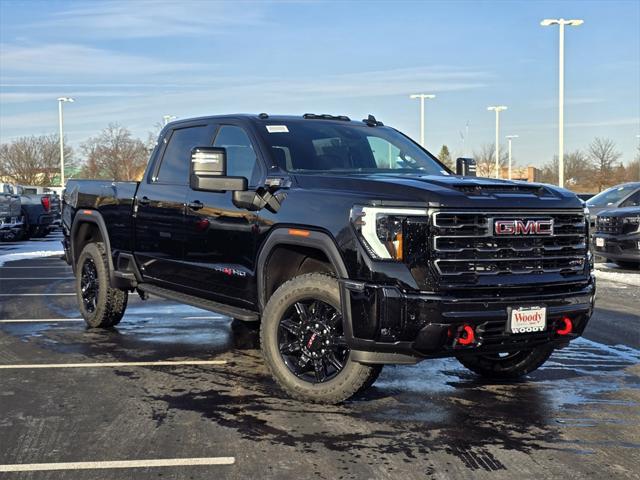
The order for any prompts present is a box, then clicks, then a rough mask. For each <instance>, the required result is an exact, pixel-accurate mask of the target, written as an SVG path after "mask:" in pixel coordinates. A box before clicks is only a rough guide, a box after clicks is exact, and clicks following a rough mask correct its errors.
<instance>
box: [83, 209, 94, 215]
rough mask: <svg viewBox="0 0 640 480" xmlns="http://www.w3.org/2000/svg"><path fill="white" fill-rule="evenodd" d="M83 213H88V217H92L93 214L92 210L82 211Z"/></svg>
mask: <svg viewBox="0 0 640 480" xmlns="http://www.w3.org/2000/svg"><path fill="white" fill-rule="evenodd" d="M82 213H86V214H87V215H91V214H92V213H93V212H92V211H91V210H82Z"/></svg>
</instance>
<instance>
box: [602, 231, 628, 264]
mask: <svg viewBox="0 0 640 480" xmlns="http://www.w3.org/2000/svg"><path fill="white" fill-rule="evenodd" d="M599 238H600V239H602V240H603V241H604V246H603V247H598V246H597V245H596V243H597V242H598V239H599ZM593 251H594V253H595V254H596V255H599V256H601V257H604V258H610V259H612V260H622V261H632V262H640V233H631V234H627V235H612V234H607V233H595V234H594V235H593Z"/></svg>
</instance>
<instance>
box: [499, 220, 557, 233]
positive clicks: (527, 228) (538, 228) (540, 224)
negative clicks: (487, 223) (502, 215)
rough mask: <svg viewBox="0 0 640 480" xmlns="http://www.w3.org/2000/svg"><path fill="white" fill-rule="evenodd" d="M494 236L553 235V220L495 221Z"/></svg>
mask: <svg viewBox="0 0 640 480" xmlns="http://www.w3.org/2000/svg"><path fill="white" fill-rule="evenodd" d="M493 225H494V232H495V234H496V235H553V220H527V221H524V220H496V221H495V223H494V224H493Z"/></svg>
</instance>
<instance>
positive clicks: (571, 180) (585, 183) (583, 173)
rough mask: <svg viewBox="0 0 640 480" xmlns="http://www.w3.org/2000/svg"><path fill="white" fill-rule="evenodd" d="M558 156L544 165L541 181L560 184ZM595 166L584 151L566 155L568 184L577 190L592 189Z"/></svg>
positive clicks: (565, 174)
mask: <svg viewBox="0 0 640 480" xmlns="http://www.w3.org/2000/svg"><path fill="white" fill-rule="evenodd" d="M558 168H559V167H558V157H557V155H556V156H554V157H553V160H551V161H550V162H548V163H546V164H545V165H543V167H542V169H541V176H540V181H541V182H543V183H551V184H554V185H557V184H558ZM593 174H594V173H593V168H592V166H591V164H590V162H589V160H588V158H587V156H586V154H585V153H584V152H582V151H581V150H575V151H573V152H569V153H567V154H566V155H565V156H564V177H565V179H566V180H565V181H566V184H567V185H566V186H567V188H569V189H572V190H576V191H585V192H587V191H592V190H593V188H594V186H593V184H594V182H593Z"/></svg>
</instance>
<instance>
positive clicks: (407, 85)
mask: <svg viewBox="0 0 640 480" xmlns="http://www.w3.org/2000/svg"><path fill="white" fill-rule="evenodd" d="M559 17H564V18H582V19H584V20H585V23H584V25H582V26H580V27H577V28H568V29H567V35H566V112H565V122H566V131H565V144H566V150H567V151H570V150H573V149H576V148H585V147H586V146H587V144H588V143H589V142H590V141H591V140H592V139H593V138H594V137H596V136H602V137H609V138H611V139H613V140H614V141H615V142H616V144H617V146H618V149H619V150H620V151H621V152H622V153H623V160H625V161H629V160H631V159H632V158H633V155H634V154H635V149H636V145H637V143H638V138H636V136H637V135H638V134H640V1H637V0H635V1H633V0H629V1H582V2H570V1H552V2H551V1H549V2H546V1H537V2H536V1H523V2H519V1H492V2H489V1H486V2H483V1H473V2H468V1H446V2H443V1H442V2H441V1H423V2H400V1H396V2H381V1H378V2H376V1H361V2H356V1H353V2H322V1H309V2H305V1H299V2H296V1H288V2H272V1H263V2H242V1H234V2H226V1H219V2H214V1H171V2H160V1H156V2H146V1H125V2H120V1H91V2H82V1H47V2H41V1H37V0H31V1H29V0H25V1H21V2H15V1H11V0H0V140H1V141H2V142H6V141H8V140H10V139H11V138H14V137H16V136H20V135H30V134H43V133H54V132H56V130H57V105H56V98H57V97H59V96H66V95H69V96H73V97H75V98H76V103H74V104H67V106H66V107H65V127H66V128H65V133H66V135H67V137H68V139H69V141H70V142H71V143H72V144H73V145H78V144H79V143H80V142H82V141H83V140H84V139H86V138H87V137H89V136H92V135H96V134H97V133H98V132H99V131H100V129H102V128H103V127H105V126H106V125H107V124H108V123H110V122H114V121H117V122H119V123H121V124H123V125H124V126H126V127H128V128H130V129H131V130H132V131H133V132H134V133H135V134H136V135H138V136H140V137H142V138H146V136H147V132H149V131H152V130H154V124H156V123H158V122H159V121H161V119H162V116H163V115H164V114H171V115H176V116H178V117H179V118H187V117H191V116H199V115H208V114H217V113H233V112H254V113H258V112H263V111H265V112H271V113H290V114H302V113H305V112H315V113H334V114H346V115H349V116H350V117H352V118H356V119H360V118H364V117H366V115H367V114H369V113H373V114H375V115H376V117H378V119H380V120H382V121H384V122H385V123H387V124H389V125H392V126H395V127H396V128H399V129H400V130H403V131H405V132H406V133H408V134H409V135H411V136H413V137H414V138H418V102H417V101H415V100H410V99H409V98H408V96H409V94H410V93H417V92H425V93H435V94H436V95H437V98H436V99H435V100H432V101H429V102H428V104H427V135H426V137H427V147H428V148H429V149H430V150H432V151H433V152H434V153H437V152H438V151H439V149H440V146H441V145H442V144H447V145H448V146H449V147H450V149H451V150H452V152H453V153H454V154H458V155H459V154H462V140H461V132H464V131H465V125H466V124H467V123H468V124H469V136H468V138H467V142H466V143H467V149H468V150H473V149H478V148H479V147H480V146H481V145H482V144H487V143H492V142H493V138H494V117H493V113H492V112H488V111H487V110H486V107H487V106H488V105H494V104H503V105H507V106H508V107H509V110H507V111H506V112H504V113H503V114H502V116H501V124H502V128H501V136H502V137H504V135H508V134H518V135H519V136H520V138H519V139H517V140H516V143H514V157H515V159H516V161H517V163H518V164H520V165H526V164H533V165H540V164H542V163H544V162H546V161H548V160H549V159H551V158H552V156H553V155H554V154H555V153H556V151H557V61H558V30H557V27H548V28H543V27H541V26H539V22H540V20H542V19H543V18H559Z"/></svg>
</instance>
